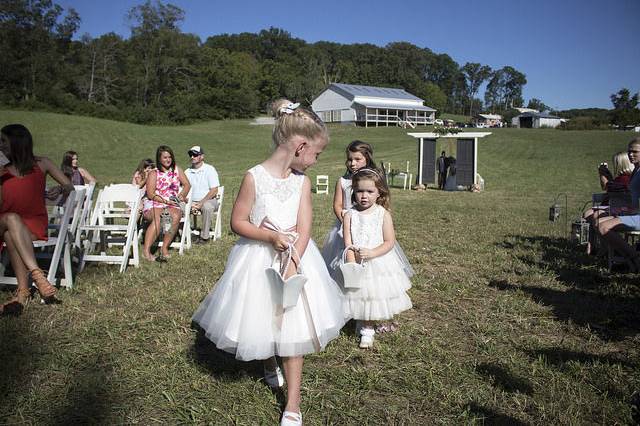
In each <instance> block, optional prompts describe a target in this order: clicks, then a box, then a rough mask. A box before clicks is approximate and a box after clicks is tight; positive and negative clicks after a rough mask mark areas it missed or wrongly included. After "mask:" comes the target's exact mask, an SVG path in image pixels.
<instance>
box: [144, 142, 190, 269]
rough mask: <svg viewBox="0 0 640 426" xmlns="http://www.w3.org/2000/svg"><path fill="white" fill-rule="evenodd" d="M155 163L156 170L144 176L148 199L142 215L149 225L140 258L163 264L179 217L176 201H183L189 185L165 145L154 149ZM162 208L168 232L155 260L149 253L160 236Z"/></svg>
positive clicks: (179, 212)
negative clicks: (165, 213) (168, 218)
mask: <svg viewBox="0 0 640 426" xmlns="http://www.w3.org/2000/svg"><path fill="white" fill-rule="evenodd" d="M156 164H157V166H158V169H157V170H152V171H150V172H149V174H148V176H147V185H146V188H147V197H148V199H146V200H145V201H144V209H143V214H144V217H145V219H146V220H148V221H149V222H151V224H150V225H149V227H148V228H147V232H146V233H145V237H144V246H143V248H142V256H143V257H144V258H145V259H147V260H150V261H153V260H155V261H157V262H166V261H167V259H168V258H169V245H170V244H171V241H173V237H174V235H175V233H176V230H177V229H178V224H179V223H180V218H181V217H182V210H181V208H180V202H185V201H186V198H187V194H188V193H189V190H190V189H191V185H190V184H189V180H188V179H187V177H186V176H185V174H184V172H183V171H182V169H181V168H180V167H178V166H177V165H176V159H175V156H174V155H173V150H172V149H171V148H169V147H168V146H166V145H160V146H159V147H158V149H157V151H156ZM180 187H182V190H180ZM165 209H166V210H167V211H168V213H169V215H170V216H171V229H170V230H169V231H168V232H164V236H163V239H162V250H161V254H160V256H158V257H155V256H153V255H152V254H151V246H152V245H153V243H154V242H155V241H156V239H157V238H158V235H159V234H160V227H161V224H160V215H161V214H162V212H163V210H165Z"/></svg>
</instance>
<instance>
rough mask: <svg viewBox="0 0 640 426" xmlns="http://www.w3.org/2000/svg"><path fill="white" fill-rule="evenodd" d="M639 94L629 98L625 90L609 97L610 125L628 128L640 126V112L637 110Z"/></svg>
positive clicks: (629, 93) (629, 94)
mask: <svg viewBox="0 0 640 426" xmlns="http://www.w3.org/2000/svg"><path fill="white" fill-rule="evenodd" d="M638 96H639V93H636V94H635V95H633V96H631V92H630V91H629V89H627V88H622V89H620V90H619V91H618V92H617V93H614V94H612V95H611V103H612V104H613V111H611V123H612V124H615V125H617V126H621V127H624V126H629V125H637V124H640V110H639V109H638Z"/></svg>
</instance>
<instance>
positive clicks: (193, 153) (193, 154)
mask: <svg viewBox="0 0 640 426" xmlns="http://www.w3.org/2000/svg"><path fill="white" fill-rule="evenodd" d="M200 155H202V154H196V153H195V152H190V153H189V157H191V158H194V157H199V156H200Z"/></svg>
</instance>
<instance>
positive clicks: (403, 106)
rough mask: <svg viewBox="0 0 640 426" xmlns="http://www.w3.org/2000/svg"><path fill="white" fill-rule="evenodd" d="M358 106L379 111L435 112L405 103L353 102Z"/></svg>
mask: <svg viewBox="0 0 640 426" xmlns="http://www.w3.org/2000/svg"><path fill="white" fill-rule="evenodd" d="M354 103H356V104H358V105H362V106H363V107H366V108H380V109H401V110H407V111H428V112H433V111H435V109H433V108H429V107H426V106H423V105H418V104H413V105H411V104H408V103H406V102H402V103H400V102H388V101H387V102H370V101H366V102H363V101H358V102H354Z"/></svg>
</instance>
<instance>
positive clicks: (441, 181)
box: [436, 151, 448, 189]
mask: <svg viewBox="0 0 640 426" xmlns="http://www.w3.org/2000/svg"><path fill="white" fill-rule="evenodd" d="M447 163H448V161H447V157H446V154H445V152H444V151H442V153H441V154H440V157H438V159H437V160H436V166H437V169H438V189H444V185H445V183H446V182H447V167H448V164H447Z"/></svg>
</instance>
